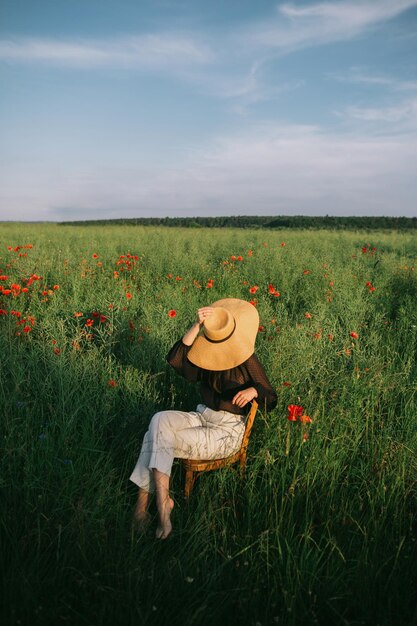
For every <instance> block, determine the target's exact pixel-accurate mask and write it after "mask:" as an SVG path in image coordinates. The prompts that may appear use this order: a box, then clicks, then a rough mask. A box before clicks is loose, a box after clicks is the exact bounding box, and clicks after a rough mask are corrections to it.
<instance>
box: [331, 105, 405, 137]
mask: <svg viewBox="0 0 417 626" xmlns="http://www.w3.org/2000/svg"><path fill="white" fill-rule="evenodd" d="M339 115H341V116H342V117H345V118H346V119H351V120H357V121H360V122H366V123H374V124H378V125H379V124H381V123H383V124H384V126H385V130H387V129H388V127H389V126H388V125H390V126H391V127H392V126H393V125H395V128H396V130H397V131H400V130H401V129H402V130H413V129H416V128H417V98H411V99H408V100H404V101H402V102H400V103H396V104H394V105H391V106H379V107H376V106H375V107H361V106H348V107H346V108H345V109H344V111H342V112H341V113H339Z"/></svg>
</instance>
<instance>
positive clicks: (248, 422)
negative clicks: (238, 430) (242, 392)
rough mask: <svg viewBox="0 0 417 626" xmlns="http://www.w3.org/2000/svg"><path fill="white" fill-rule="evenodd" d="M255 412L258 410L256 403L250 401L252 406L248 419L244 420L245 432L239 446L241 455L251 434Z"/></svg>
mask: <svg viewBox="0 0 417 626" xmlns="http://www.w3.org/2000/svg"><path fill="white" fill-rule="evenodd" d="M257 410H258V403H257V402H256V400H252V406H251V408H250V411H249V413H248V417H247V418H246V426H245V432H244V433H243V439H242V446H241V452H243V453H245V452H246V448H247V447H248V443H249V437H250V434H251V430H252V426H253V422H254V421H255V415H256V411H257Z"/></svg>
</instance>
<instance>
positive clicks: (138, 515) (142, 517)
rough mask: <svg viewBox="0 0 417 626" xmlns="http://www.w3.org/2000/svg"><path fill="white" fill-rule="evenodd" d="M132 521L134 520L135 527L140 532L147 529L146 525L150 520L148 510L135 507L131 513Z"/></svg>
mask: <svg viewBox="0 0 417 626" xmlns="http://www.w3.org/2000/svg"><path fill="white" fill-rule="evenodd" d="M133 521H134V524H135V527H136V529H137V530H138V531H139V532H140V533H144V532H146V531H147V529H148V526H149V524H150V521H151V516H150V515H149V513H148V511H141V510H140V509H135V511H134V513H133Z"/></svg>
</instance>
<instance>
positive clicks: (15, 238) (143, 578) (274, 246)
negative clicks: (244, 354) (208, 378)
mask: <svg viewBox="0 0 417 626" xmlns="http://www.w3.org/2000/svg"><path fill="white" fill-rule="evenodd" d="M364 236H365V239H364ZM282 243H285V246H282V245H281V244H282ZM25 244H31V245H32V246H33V247H32V248H21V249H18V250H15V248H16V247H17V246H24V245H25ZM8 246H11V247H12V250H8ZM363 246H366V247H367V251H366V253H364V252H362V247H363ZM373 247H375V248H376V250H375V251H373V252H372V251H370V249H372V248H373ZM249 251H252V253H251V255H249V254H248V252H249ZM129 253H130V254H131V255H132V256H133V257H134V256H136V255H137V257H138V258H137V260H136V259H135V258H131V259H126V256H127V255H128V254H129ZM93 255H98V256H97V258H93ZM120 255H124V256H125V258H124V259H120ZM232 255H234V256H235V257H238V256H239V255H241V256H242V257H243V260H242V261H238V260H232V259H231V257H232ZM416 257H417V239H416V236H415V235H414V234H404V233H401V234H399V233H396V232H392V233H391V232H385V231H384V232H382V231H375V232H367V233H366V235H363V234H362V233H361V232H344V233H343V232H337V233H333V232H329V231H314V232H312V231H299V230H297V231H288V230H287V231H285V232H280V231H272V230H271V231H268V230H259V229H255V230H238V229H223V230H222V229H207V230H206V229H198V230H193V229H180V228H178V229H175V228H163V227H160V228H157V227H142V226H138V227H133V226H130V227H129V226H128V227H126V226H125V227H123V226H112V227H101V228H99V227H93V226H91V227H88V228H79V227H70V226H58V225H52V224H51V225H30V224H27V225H24V224H3V225H2V227H1V234H0V275H2V276H6V277H7V279H4V280H0V285H2V286H3V289H9V288H11V285H12V284H17V285H20V287H24V286H25V285H26V284H27V280H28V279H29V277H30V276H31V275H33V274H36V275H37V276H39V277H41V278H40V279H39V280H33V282H32V283H31V284H29V285H28V291H27V292H26V293H18V294H17V295H15V296H13V294H10V295H1V294H0V309H3V310H4V311H7V313H6V314H4V315H0V350H1V378H0V407H1V408H0V410H1V425H0V435H1V438H0V441H1V444H0V445H1V450H0V452H1V455H0V468H1V469H0V489H1V503H2V506H1V509H0V528H1V544H0V557H1V577H2V587H3V601H2V602H1V605H0V620H1V621H2V623H4V624H8V625H15V624H16V625H18V624H30V625H31V626H37V625H39V626H44V625H48V624H71V625H75V624H77V625H78V624H80V625H88V626H93V625H98V624H109V625H110V624H126V625H130V624H132V625H133V624H135V625H136V624H141V625H142V624H143V625H153V624H158V625H159V624H170V626H171V625H172V626H176V625H178V626H179V625H181V626H194V625H200V624H201V625H204V626H206V625H211V624H213V625H214V624H229V623H242V624H245V625H246V624H248V625H254V626H255V625H256V624H261V625H262V626H264V625H266V624H280V625H288V626H297V625H299V624H302V625H304V624H318V625H327V624H340V625H351V626H359V625H369V626H377V625H380V626H403V625H404V626H412V625H413V624H415V623H416V622H417V608H416V593H415V589H416V588H417V575H416V572H417V568H416V563H417V546H416V535H417V532H416V531H417V524H416V486H417V453H416V451H417V422H416V415H417V393H416V392H417V383H416V381H417V364H416V363H417V362H416V347H417V307H416V302H417V270H416V271H414V265H415V264H416ZM126 260H128V261H129V262H130V268H129V267H128V266H127V265H126V263H125V261H126ZM118 261H122V264H119V265H118V264H117V263H118ZM122 267H123V268H125V269H123V270H122V269H121V268H122ZM115 271H117V272H118V275H115V274H114V272H115ZM170 275H172V277H169V276H170ZM176 277H179V278H181V280H177V279H176ZM210 279H212V280H213V281H214V282H213V287H212V288H211V289H207V288H206V285H207V282H208V281H209V280H210ZM367 282H369V283H371V285H373V286H374V287H375V291H370V289H369V286H368V287H367V286H366V283H367ZM269 284H272V285H273V286H274V288H275V289H277V290H278V291H279V292H280V296H279V297H274V296H273V295H271V294H270V293H269V290H268V285H269ZM54 286H58V287H59V288H55V289H54ZM253 286H258V287H259V289H258V291H257V292H256V294H250V292H249V288H250V287H253ZM17 291H18V290H17V288H15V293H17ZM127 293H129V294H130V295H131V297H130V298H127V296H126V294H127ZM223 297H238V298H244V299H247V300H251V299H254V298H256V306H257V308H258V311H259V314H260V318H261V324H262V326H263V327H264V330H263V331H262V332H260V333H259V335H258V339H257V353H258V355H259V357H260V359H261V360H262V362H263V363H264V365H265V368H266V370H267V372H268V374H269V377H270V380H271V382H272V384H273V385H274V387H275V388H276V390H277V392H278V405H277V408H276V409H275V410H274V411H272V412H270V413H268V414H264V413H263V412H262V411H261V412H260V413H259V414H258V417H257V420H256V422H255V427H254V431H253V434H252V437H251V441H250V445H249V455H248V464H247V471H246V478H245V481H244V482H243V483H242V482H241V481H240V479H239V475H238V474H237V473H236V472H235V471H234V470H233V469H232V468H228V469H225V470H222V471H219V472H213V473H210V474H207V475H205V476H202V477H201V478H199V480H198V481H197V483H196V486H195V488H194V491H193V494H192V497H191V500H190V502H189V503H188V504H187V503H186V502H185V501H184V499H183V497H182V489H183V478H184V477H183V475H182V473H181V467H180V465H179V464H176V465H174V471H173V479H172V492H173V497H174V500H175V508H174V513H173V523H174V532H173V534H172V536H171V537H170V538H169V539H168V540H167V541H166V542H159V543H158V542H156V541H155V540H154V539H153V533H152V531H150V533H149V534H148V535H145V536H138V535H136V534H135V533H134V532H133V531H132V528H131V512H132V508H133V505H134V502H135V497H136V489H135V487H134V485H132V484H130V483H129V481H128V477H129V475H130V472H131V470H132V468H133V466H134V464H135V462H136V459H137V456H138V453H139V450H140V446H141V440H142V437H143V434H144V432H145V430H146V428H147V424H148V422H149V419H150V418H151V416H152V415H153V413H155V412H156V411H158V410H161V409H164V408H170V407H177V408H180V407H181V408H186V409H191V408H194V407H195V405H196V403H197V402H198V390H197V389H196V388H194V387H193V386H191V385H189V384H188V383H186V382H185V381H183V380H182V379H180V378H179V377H178V376H177V375H176V374H175V372H173V371H172V370H169V368H168V366H167V364H166V361H165V355H166V353H167V351H168V349H169V348H170V346H171V345H172V343H173V342H174V341H175V340H176V339H177V338H179V337H180V336H181V335H182V334H183V332H184V331H185V330H186V329H187V328H188V326H189V325H190V324H191V322H192V321H193V318H194V314H195V311H196V309H197V308H198V307H199V306H201V305H205V304H208V303H210V302H212V301H214V300H217V299H220V298H223ZM171 309H174V310H175V311H176V312H177V315H176V317H174V318H171V317H169V316H168V311H170V310H171ZM12 311H14V312H15V313H16V312H20V313H21V316H20V318H19V317H17V316H16V315H13V314H12V313H11V312H12ZM74 313H81V314H82V315H80V316H78V317H76V316H74ZM306 313H309V314H310V315H311V317H310V318H308V317H306V316H305V314H306ZM97 314H98V317H97ZM100 315H104V316H105V317H106V319H104V318H102V321H101V322H100V317H99V316H100ZM22 319H25V320H26V322H25V323H23V324H19V325H18V324H17V322H19V321H21V320H22ZM88 319H93V320H94V323H93V325H92V326H91V327H88V326H86V325H85V324H86V322H87V320H88ZM31 320H32V321H31ZM25 326H26V327H28V328H30V330H29V332H24V331H23V329H24V327H25ZM352 332H354V333H357V335H358V337H357V338H352V337H351V336H350V333H352ZM109 381H114V386H111V385H109ZM284 382H285V383H290V386H289V385H284ZM288 404H301V405H302V406H303V407H304V412H305V413H306V414H308V415H309V416H310V417H311V418H312V420H313V422H312V424H310V425H303V424H301V423H299V422H296V423H291V422H289V421H288V420H287V406H288ZM304 435H305V436H306V437H307V439H306V440H305V439H304V437H303V436H304ZM152 513H155V509H154V508H152Z"/></svg>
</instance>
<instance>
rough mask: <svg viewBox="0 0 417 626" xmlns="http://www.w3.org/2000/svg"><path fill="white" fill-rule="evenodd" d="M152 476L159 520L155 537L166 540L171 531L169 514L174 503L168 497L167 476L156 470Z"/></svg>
mask: <svg viewBox="0 0 417 626" xmlns="http://www.w3.org/2000/svg"><path fill="white" fill-rule="evenodd" d="M153 475H154V480H155V488H156V506H157V508H158V518H159V523H158V527H157V529H156V534H155V536H156V538H157V539H166V538H167V537H168V535H169V534H170V533H171V531H172V524H171V512H172V509H173V508H174V501H173V499H172V498H170V496H169V476H168V475H167V474H164V473H163V472H160V471H159V470H157V469H154V470H153Z"/></svg>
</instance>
